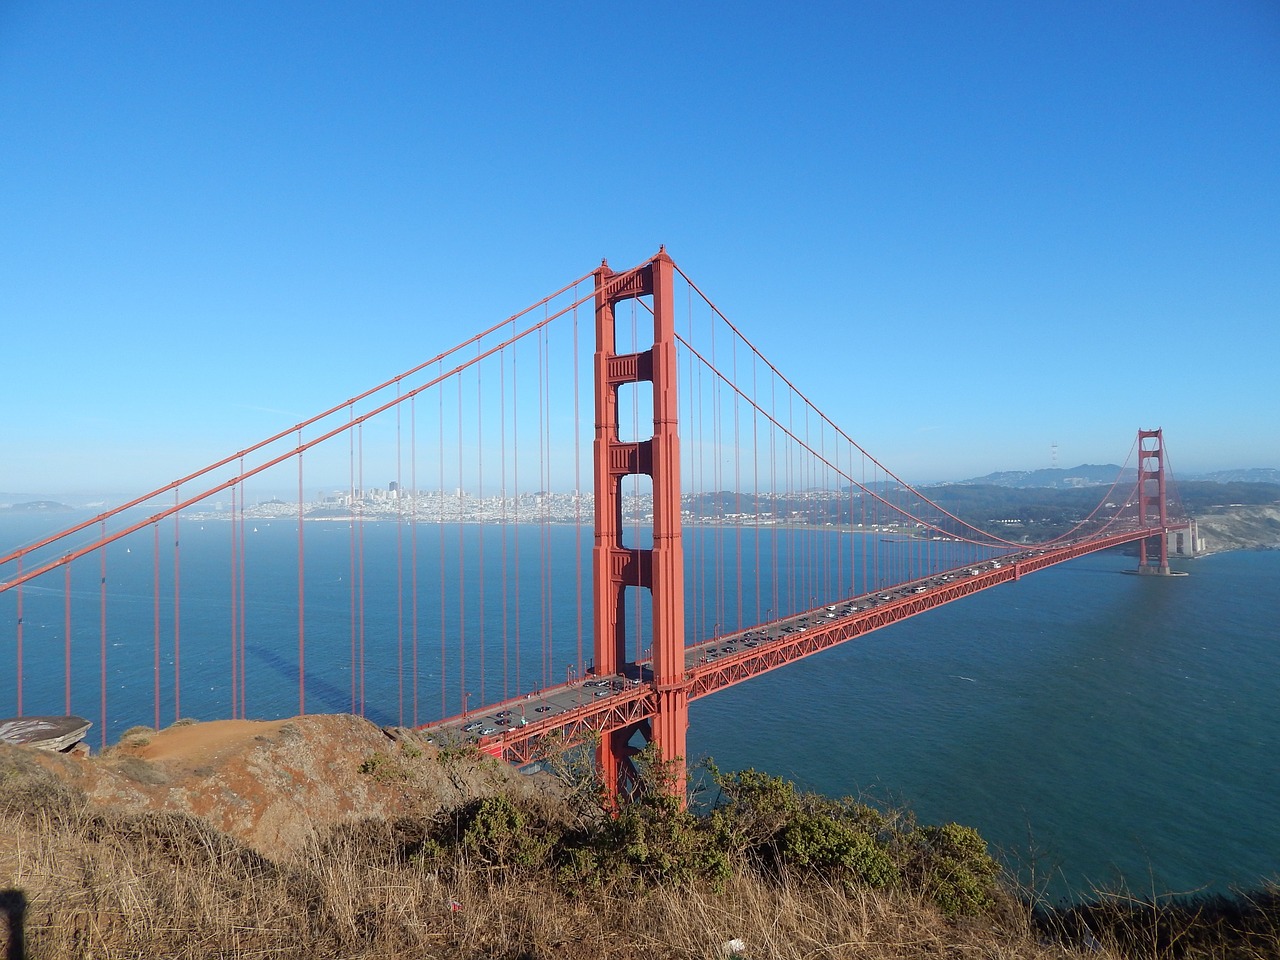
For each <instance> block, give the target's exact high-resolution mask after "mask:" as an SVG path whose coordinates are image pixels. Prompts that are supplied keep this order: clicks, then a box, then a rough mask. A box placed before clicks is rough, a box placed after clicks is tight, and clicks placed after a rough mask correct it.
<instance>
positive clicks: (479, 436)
mask: <svg viewBox="0 0 1280 960" xmlns="http://www.w3.org/2000/svg"><path fill="white" fill-rule="evenodd" d="M477 352H479V348H478V347H477ZM482 372H483V371H482V368H481V365H480V364H478V363H477V364H476V503H477V505H478V506H479V508H480V511H481V514H480V516H479V517H478V519H479V520H480V521H481V523H480V524H478V525H477V526H476V551H477V553H476V569H477V570H478V571H479V576H478V577H476V594H477V597H476V599H477V602H478V604H479V607H480V614H479V627H480V702H481V703H484V704H487V703H488V702H489V701H488V699H487V698H486V697H485V667H484V646H485V636H484V582H485V580H487V579H488V577H487V576H486V575H485V569H484V531H485V528H484V525H483V521H484V519H485V515H484V423H483V418H482V416H481V414H482V412H483V409H484V389H483V384H482V382H481V374H482Z"/></svg>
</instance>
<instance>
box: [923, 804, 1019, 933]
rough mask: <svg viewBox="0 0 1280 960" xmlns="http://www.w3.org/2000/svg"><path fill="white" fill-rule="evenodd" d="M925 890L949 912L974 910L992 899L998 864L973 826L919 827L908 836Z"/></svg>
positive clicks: (949, 824) (987, 907)
mask: <svg viewBox="0 0 1280 960" xmlns="http://www.w3.org/2000/svg"><path fill="white" fill-rule="evenodd" d="M909 839H910V843H911V845H912V847H913V848H914V852H915V854H916V864H917V867H918V877H919V881H920V883H921V886H922V887H923V889H924V892H925V893H926V894H927V895H928V896H929V898H930V899H931V900H933V902H934V903H936V904H937V905H938V906H939V907H940V908H941V909H942V910H943V912H944V913H946V914H947V915H948V916H958V915H961V914H976V913H981V912H982V911H984V910H989V909H990V908H991V907H992V906H993V905H994V903H995V897H994V894H995V882H996V878H997V877H998V876H999V875H1000V865H999V864H998V863H996V861H995V860H994V859H992V857H991V855H990V854H988V853H987V842H986V841H985V840H983V839H982V836H981V835H980V834H979V833H978V831H977V830H974V829H973V827H964V826H961V825H960V824H958V823H945V824H943V825H942V826H940V827H920V828H919V829H917V830H916V831H915V832H914V833H913V834H912V835H911V837H910V838H909Z"/></svg>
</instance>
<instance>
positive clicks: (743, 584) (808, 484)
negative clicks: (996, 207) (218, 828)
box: [0, 250, 1189, 794]
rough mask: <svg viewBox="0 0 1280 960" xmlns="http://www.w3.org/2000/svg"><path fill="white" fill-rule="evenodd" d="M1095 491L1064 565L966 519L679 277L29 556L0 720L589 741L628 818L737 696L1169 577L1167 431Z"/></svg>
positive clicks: (631, 281) (608, 279)
mask: <svg viewBox="0 0 1280 960" xmlns="http://www.w3.org/2000/svg"><path fill="white" fill-rule="evenodd" d="M797 325H802V321H797ZM857 362H873V361H869V360H867V361H857ZM854 382H855V383H856V378H854ZM588 476H589V478H590V480H589V483H590V492H587V490H586V489H585V488H586V487H587V485H588V480H587V477H588ZM384 482H385V486H375V485H374V484H380V483H384ZM308 489H310V490H311V493H310V494H308ZM1099 489H1100V490H1102V496H1101V497H1100V498H1099V501H1098V504H1097V506H1096V507H1095V508H1094V509H1093V510H1092V511H1091V512H1089V513H1088V514H1087V515H1085V516H1083V517H1082V518H1079V519H1078V520H1077V521H1076V522H1075V523H1074V524H1073V525H1072V526H1071V528H1070V529H1068V530H1066V531H1055V533H1054V535H1052V536H1045V537H1043V538H1037V536H1036V530H1035V529H1034V524H1032V525H1031V527H1030V528H1028V527H1025V526H1024V527H1023V528H1021V529H1017V530H1015V531H1009V530H1006V531H1002V533H1003V534H1004V535H1001V534H996V533H992V532H990V531H989V530H988V529H986V528H985V527H983V526H979V525H978V523H977V522H975V521H973V520H966V519H964V518H961V517H960V516H957V515H955V514H954V513H952V512H949V511H948V510H946V509H944V508H943V507H942V506H940V505H939V504H938V503H936V502H935V501H934V500H931V499H930V498H929V497H928V496H926V495H925V493H923V492H921V491H920V490H917V489H915V488H914V487H912V486H911V485H910V484H909V483H906V482H905V481H903V480H902V479H900V478H899V477H898V476H897V475H896V474H895V473H893V472H892V471H891V470H890V469H889V468H887V467H886V466H884V465H883V464H882V463H881V462H880V461H878V460H877V459H876V458H875V457H873V456H872V455H871V454H870V453H868V452H867V451H866V450H864V449H863V448H862V447H861V446H860V445H859V444H858V443H857V442H856V441H855V440H854V439H853V438H852V436H851V435H850V434H849V433H847V432H846V431H845V430H844V429H842V428H841V427H840V426H838V425H837V424H836V423H835V422H834V421H833V420H832V419H831V418H830V417H828V416H827V415H825V414H824V413H823V412H822V411H821V410H820V409H819V408H818V407H817V406H816V405H815V404H814V403H813V402H812V401H811V400H810V399H809V398H808V397H807V396H806V395H805V394H804V393H803V392H802V391H801V390H800V389H799V388H798V387H797V386H796V384H795V381H794V380H793V379H792V378H789V377H788V376H787V375H786V374H784V372H783V371H781V370H779V369H778V368H777V367H776V366H775V365H774V364H772V363H771V362H770V361H769V360H768V359H767V358H766V356H765V355H764V354H763V353H762V352H761V351H760V350H759V349H757V347H756V346H755V345H754V344H753V343H752V342H751V341H750V340H748V339H747V338H746V337H745V336H744V335H743V334H742V333H741V331H739V330H738V328H737V327H736V326H735V325H734V324H733V323H732V322H731V321H730V320H729V319H728V318H727V317H726V316H725V315H724V314H723V313H722V312H721V311H720V310H719V309H718V308H717V307H716V306H715V304H714V303H712V301H711V300H710V299H709V298H708V297H706V296H705V295H704V294H703V292H702V291H701V290H700V289H699V288H698V286H697V285H696V284H695V283H694V282H693V281H692V280H690V279H689V277H688V276H687V275H686V274H685V273H684V272H683V271H682V270H681V269H680V268H679V267H678V266H677V265H676V264H675V263H674V261H672V259H671V258H670V257H669V256H668V255H667V254H666V252H665V250H659V252H658V253H657V254H656V255H655V256H653V257H652V258H650V259H649V260H647V261H646V262H644V263H642V264H640V265H639V266H637V267H634V268H632V269H629V270H624V271H614V270H612V269H610V268H609V266H608V264H607V263H602V264H601V266H600V267H599V268H598V269H596V270H594V271H592V272H591V273H588V274H584V275H583V276H581V277H578V278H577V279H575V280H574V281H572V282H571V283H569V284H566V285H565V286H563V287H561V288H560V289H559V290H557V291H555V292H554V293H553V294H551V295H549V296H547V297H544V298H543V299H541V300H539V301H538V302H537V303H535V304H533V305H531V306H530V307H528V308H526V309H525V310H522V311H520V312H519V313H516V314H513V315H512V316H509V317H506V318H505V319H503V320H502V321H500V322H498V323H496V324H494V325H492V326H490V327H488V328H486V329H485V330H483V331H481V332H479V333H477V334H475V335H473V336H471V337H468V338H466V339H464V340H462V341H461V342H459V343H458V344H457V345H456V346H454V347H452V348H451V349H448V350H446V351H444V352H442V353H440V354H438V355H437V356H435V357H432V358H431V359H430V360H427V361H425V362H423V363H420V364H418V365H417V366H415V367H413V368H412V369H410V370H407V371H405V372H404V373H401V374H399V375H397V376H395V377H393V378H391V379H389V380H387V381H385V382H383V383H380V384H378V385H377V386H375V387H373V388H371V389H369V390H367V391H365V392H363V393H360V394H359V395H357V396H354V397H352V398H350V399H348V400H346V401H345V402H342V403H339V404H337V405H335V406H333V407H330V408H328V409H327V410H324V411H322V412H321V413H319V414H317V415H315V416H313V417H310V418H308V419H306V420H304V421H302V422H300V423H297V424H295V425H294V426H292V427H290V428H289V429H287V430H283V431H281V432H279V433H276V434H274V435H272V436H270V437H267V438H266V439H264V440H262V441H260V442H258V443H255V444H252V445H251V446H248V447H245V448H244V449H242V450H239V451H236V452H235V453H232V454H230V455H229V456H226V457H224V458H222V459H220V460H218V461H217V462H215V463H213V464H210V465H209V466H207V467H205V468H203V469H201V470H198V471H196V472H194V473H191V474H188V475H187V476H184V477H182V478H181V479H178V480H175V481H173V482H172V483H170V484H167V485H165V486H163V487H160V488H157V489H155V490H150V491H148V492H146V493H144V494H142V495H140V496H138V497H135V498H132V499H130V500H128V501H127V502H125V503H124V504H122V505H120V506H118V507H115V508H113V509H111V510H107V511H105V512H102V513H100V514H97V515H96V516H93V517H91V518H87V519H85V520H82V521H80V522H78V523H74V524H72V525H71V526H69V527H67V528H66V529H64V530H60V531H58V532H56V533H52V534H48V535H43V536H36V537H34V538H33V539H32V540H31V542H28V543H25V544H23V545H21V546H19V547H16V548H14V549H11V550H9V552H7V553H6V554H5V555H4V556H3V557H0V603H2V604H3V609H4V616H5V619H6V621H7V622H8V623H10V624H11V625H12V626H11V629H10V630H8V631H7V635H6V636H3V637H0V642H3V643H5V645H6V651H5V652H4V653H0V657H4V658H5V659H7V660H8V662H10V663H11V665H12V667H11V670H12V673H11V681H10V683H9V684H8V685H7V689H4V690H2V691H0V714H4V713H12V714H15V715H16V716H18V717H23V716H25V715H29V714H31V713H33V712H34V713H38V714H51V713H54V712H55V711H56V710H58V709H61V710H62V711H63V712H64V713H65V714H68V715H72V714H76V713H82V714H84V715H86V716H89V717H93V718H95V719H96V720H97V722H98V723H99V733H100V737H101V742H102V743H103V745H104V746H105V744H106V742H107V734H108V730H109V729H110V730H117V731H118V730H121V729H123V727H124V726H125V725H126V724H127V723H130V722H135V723H136V722H143V721H150V722H151V723H152V724H154V726H155V727H156V728H157V729H158V728H160V727H161V726H162V724H163V722H164V719H165V717H171V718H173V719H174V720H177V719H179V718H181V717H184V716H186V713H185V712H184V710H192V711H194V712H195V713H198V714H199V715H201V716H202V717H203V718H205V719H214V718H218V717H226V718H247V717H249V716H258V717H263V716H268V715H274V716H284V715H288V714H290V713H292V712H294V711H296V712H297V713H299V714H301V713H306V712H307V711H308V709H309V708H310V709H314V708H315V706H316V702H317V695H316V693H315V691H316V690H317V689H319V690H320V691H321V694H320V695H319V698H318V699H319V700H320V702H321V703H322V704H323V707H324V709H325V711H326V712H332V711H334V710H335V709H349V710H350V711H351V712H352V713H357V714H362V715H368V716H371V717H375V716H376V717H377V718H379V719H381V720H384V721H394V722H396V723H397V724H398V725H401V726H429V727H432V728H437V729H438V730H439V735H440V736H441V737H443V738H446V739H448V738H452V739H453V740H455V741H457V742H464V741H474V742H475V743H476V744H478V745H479V747H480V748H482V749H484V750H486V751H488V752H490V753H492V754H493V755H495V756H499V757H502V758H504V759H507V760H510V761H513V762H529V761H533V760H536V759H537V758H538V757H539V755H540V753H541V751H542V749H543V748H544V747H545V746H546V745H547V744H549V743H551V742H552V741H554V742H556V743H557V744H559V743H563V742H565V741H566V740H567V741H569V742H582V741H587V740H589V741H592V742H594V743H595V744H596V751H597V758H598V762H599V767H600V771H601V776H602V782H603V783H604V784H605V785H606V787H607V788H608V789H610V790H612V791H615V792H616V791H626V790H629V789H630V788H631V787H632V786H633V784H634V778H635V775H636V774H635V769H634V767H633V764H632V758H633V757H634V756H635V754H636V753H637V752H638V750H639V749H641V747H642V746H643V745H644V744H653V745H654V746H655V747H656V748H657V750H658V751H659V753H660V755H661V756H663V757H665V758H667V759H683V758H684V756H685V736H686V731H687V728H688V724H689V704H690V702H692V701H695V700H697V699H699V698H701V697H704V696H708V695H710V694H713V693H715V692H716V691H718V690H722V689H724V688H725V687H728V686H731V685H733V684H737V683H740V682H742V681H744V680H748V679H750V678H752V677H754V676H758V675H759V674H761V673H764V672H767V671H769V670H773V669H776V668H778V667H782V666H785V665H786V664H789V663H791V662H793V661H795V660H798V659H801V658H804V657H808V656H811V655H813V654H815V653H819V652H821V651H822V650H825V649H827V648H829V647H831V646H834V645H836V644H839V643H843V642H845V641H848V640H851V639H853V638H856V637H860V636H863V635H865V634H866V633H869V632H870V631H873V630H876V629H879V628H881V627H884V626H887V625H889V624H892V623H897V622H899V621H902V620H905V619H907V618H909V617H913V616H916V615H917V614H920V613H923V612H925V611H927V610H931V609H934V608H935V607H939V606H942V605H944V604H947V603H950V602H952V601H955V600H960V599H963V598H965V597H968V596H971V595H972V594H974V593H977V592H979V591H982V590H986V589H989V588H991V587H995V586H998V585H1001V584H1004V583H1009V582H1011V581H1015V580H1018V579H1020V578H1021V577H1023V576H1026V575H1027V574H1030V573H1034V572H1036V571H1039V570H1042V569H1045V568H1046V567H1049V566H1052V565H1055V564H1058V563H1061V562H1064V561H1067V560H1071V559H1074V558H1076V557H1079V556H1082V555H1084V554H1086V553H1091V552H1093V551H1097V550H1104V549H1108V548H1111V547H1117V546H1120V545H1124V544H1136V546H1137V552H1138V561H1137V565H1136V569H1137V572H1141V573H1150V574H1168V573H1169V544H1170V540H1171V538H1173V537H1174V536H1175V535H1176V534H1177V533H1178V532H1179V531H1182V530H1185V529H1186V528H1187V527H1188V523H1189V522H1188V520H1187V518H1186V516H1185V513H1184V511H1183V510H1182V508H1181V506H1180V503H1179V500H1178V498H1177V495H1176V489H1175V487H1174V485H1173V483H1172V481H1171V478H1170V475H1169V471H1168V469H1167V456H1166V452H1165V448H1164V439H1163V434H1162V431H1160V430H1159V429H1155V430H1139V431H1138V433H1137V436H1136V438H1135V440H1134V442H1133V445H1132V446H1131V448H1130V451H1129V456H1128V457H1127V458H1126V460H1125V463H1124V466H1123V467H1122V468H1121V471H1120V473H1119V474H1118V475H1117V478H1116V481H1115V482H1114V483H1113V484H1112V485H1111V486H1110V487H1109V488H1099ZM269 526H274V527H275V529H274V530H269ZM1015 537H1016V539H1015ZM1178 542H1180V541H1177V540H1175V543H1178ZM1175 549H1177V548H1176V547H1175ZM184 654H185V657H184ZM193 658H194V660H195V662H194V663H193V662H192V659H193ZM309 690H310V691H312V695H311V698H310V699H309ZM285 691H291V692H290V693H288V695H285ZM679 769H682V768H679ZM672 788H673V789H675V790H677V791H680V792H681V794H682V793H683V790H684V782H683V779H682V778H681V777H677V778H676V780H675V782H674V783H673V784H672Z"/></svg>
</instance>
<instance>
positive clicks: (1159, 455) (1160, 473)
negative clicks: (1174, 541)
mask: <svg viewBox="0 0 1280 960" xmlns="http://www.w3.org/2000/svg"><path fill="white" fill-rule="evenodd" d="M1153 520H1159V522H1160V559H1159V564H1158V565H1157V564H1156V563H1152V562H1151V560H1149V559H1148V557H1147V544H1148V542H1149V541H1150V540H1151V538H1150V537H1148V538H1146V539H1144V540H1139V541H1138V572H1139V573H1148V574H1163V575H1164V576H1168V575H1169V531H1168V526H1169V516H1168V501H1167V500H1166V498H1165V489H1164V431H1163V430H1161V429H1158V428H1157V429H1155V430H1139V431H1138V522H1139V523H1140V524H1141V525H1142V526H1144V527H1145V526H1146V525H1147V524H1148V523H1149V522H1150V521H1153Z"/></svg>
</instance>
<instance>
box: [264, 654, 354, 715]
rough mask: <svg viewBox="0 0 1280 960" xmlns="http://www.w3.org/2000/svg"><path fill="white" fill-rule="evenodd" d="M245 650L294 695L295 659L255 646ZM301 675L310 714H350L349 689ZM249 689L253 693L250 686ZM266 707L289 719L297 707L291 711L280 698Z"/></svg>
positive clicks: (295, 688) (310, 674) (317, 677)
mask: <svg viewBox="0 0 1280 960" xmlns="http://www.w3.org/2000/svg"><path fill="white" fill-rule="evenodd" d="M245 650H246V653H248V654H249V655H251V656H252V657H253V659H254V661H255V662H257V663H260V664H261V665H262V666H264V667H266V668H268V669H269V670H271V671H272V673H274V674H275V675H276V676H278V677H280V678H281V679H282V680H284V681H285V683H284V685H283V687H282V689H286V690H293V691H295V693H296V690H297V682H298V661H297V660H296V659H291V658H288V657H283V656H281V655H280V654H278V653H276V652H275V651H274V650H272V649H270V648H269V647H264V646H260V645H258V644H248V645H247V646H246V647H245ZM304 675H305V677H306V703H307V711H308V712H309V713H350V712H351V690H350V689H349V688H347V689H343V688H341V687H339V686H338V685H337V684H335V683H333V682H331V681H329V680H326V679H325V678H324V677H323V676H320V675H318V674H315V673H313V672H311V671H310V670H308V671H305V674H304ZM265 686H266V687H267V689H273V688H274V685H273V684H266V685H265ZM250 689H251V690H252V684H251V687H250ZM317 701H319V706H320V707H321V709H319V710H317V709H316V705H317V703H316V702H317ZM268 704H269V705H270V706H274V707H277V708H279V709H280V710H282V711H284V712H285V713H286V715H290V716H292V715H293V713H294V712H296V709H297V708H296V704H295V706H294V707H292V708H291V707H289V706H287V705H286V701H285V700H284V699H282V698H280V699H276V698H273V699H271V700H270V701H268Z"/></svg>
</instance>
